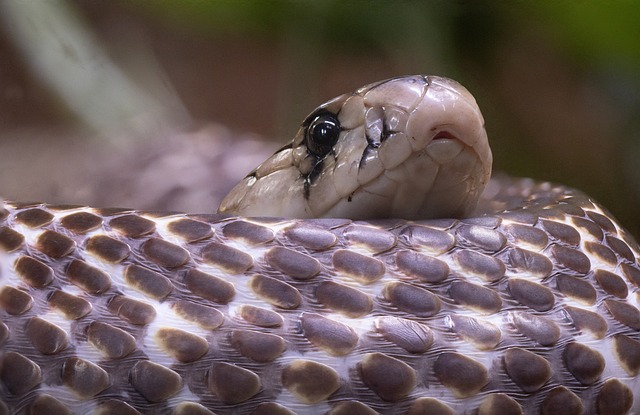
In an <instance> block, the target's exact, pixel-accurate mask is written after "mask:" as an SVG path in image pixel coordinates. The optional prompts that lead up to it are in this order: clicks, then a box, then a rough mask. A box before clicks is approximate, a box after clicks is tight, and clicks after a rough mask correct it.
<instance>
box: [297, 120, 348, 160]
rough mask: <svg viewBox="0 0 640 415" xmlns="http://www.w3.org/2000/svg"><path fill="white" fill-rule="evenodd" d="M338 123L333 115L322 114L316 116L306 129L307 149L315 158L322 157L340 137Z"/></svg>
mask: <svg viewBox="0 0 640 415" xmlns="http://www.w3.org/2000/svg"><path fill="white" fill-rule="evenodd" d="M340 131H341V130H340V121H338V117H337V116H336V115H335V114H332V113H330V112H324V113H321V114H318V115H316V116H315V117H314V118H313V119H312V121H311V123H309V127H307V132H306V139H307V148H308V149H309V151H310V152H311V153H313V154H315V155H316V156H320V157H323V156H324V155H326V154H327V153H329V151H331V148H333V146H334V144H335V143H336V142H337V141H338V137H340Z"/></svg>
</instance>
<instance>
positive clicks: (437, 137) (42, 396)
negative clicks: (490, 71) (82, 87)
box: [0, 76, 640, 414]
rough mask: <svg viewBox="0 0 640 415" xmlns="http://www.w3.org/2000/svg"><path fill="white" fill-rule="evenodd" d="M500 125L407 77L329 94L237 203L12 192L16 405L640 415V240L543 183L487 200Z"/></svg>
mask: <svg viewBox="0 0 640 415" xmlns="http://www.w3.org/2000/svg"><path fill="white" fill-rule="evenodd" d="M482 124H483V121H482V117H481V115H480V112H479V110H477V107H476V106H475V101H473V98H472V97H471V96H470V95H469V94H468V92H466V90H464V88H462V87H461V86H459V85H458V84H455V83H454V82H452V81H449V80H446V79H442V78H435V77H422V76H418V77H403V78H397V79H394V80H391V81H386V82H382V83H378V84H374V85H370V86H367V87H364V88H362V89H360V90H358V91H357V92H356V93H354V94H349V95H345V96H343V97H339V98H337V99H336V100H333V101H330V102H329V103H327V104H325V105H323V106H321V107H320V108H319V109H318V110H316V111H315V112H314V113H312V114H311V115H310V117H309V118H308V119H307V121H305V123H304V124H303V127H302V129H301V130H300V133H299V134H298V136H297V137H296V138H295V139H294V140H293V142H292V144H290V145H288V146H286V147H285V148H283V149H282V150H281V151H279V152H277V153H276V154H275V155H274V156H273V157H272V158H271V159H269V160H268V161H267V162H266V163H265V164H263V165H262V166H260V167H258V168H257V169H256V170H255V171H254V172H252V173H251V174H250V175H249V176H247V178H246V179H245V180H244V181H243V182H242V183H241V184H240V185H239V187H237V188H236V189H235V190H233V191H232V192H231V193H230V195H229V196H228V197H227V199H225V201H224V202H223V204H222V206H221V211H222V212H223V213H220V214H206V215H183V214H175V213H158V212H142V211H135V210H125V209H96V208H89V207H83V206H52V205H46V204H20V203H14V202H4V203H3V205H2V206H0V320H1V322H0V344H1V351H0V397H1V401H0V413H19V414H22V413H25V414H53V413H56V414H65V413H99V414H106V413H123V414H129V413H175V414H195V413H202V414H205V413H212V412H213V413H219V414H221V413H237V414H290V413H300V414H305V413H314V414H315V413H331V414H373V413H376V412H378V413H389V414H405V413H408V414H423V413H425V414H453V413H466V414H494V413H495V414H519V413H526V414H537V413H542V414H582V413H585V414H592V413H597V414H624V413H638V412H640V376H639V373H640V308H639V301H640V294H639V292H640V266H639V264H638V258H639V255H640V250H639V249H638V246H637V244H636V242H635V241H634V240H633V238H632V237H631V236H629V235H628V234H627V233H626V232H625V231H624V229H623V228H622V227H621V226H620V225H619V224H618V223H617V222H616V221H615V220H614V219H613V218H612V217H611V215H610V214H609V213H608V212H607V211H606V210H605V209H604V208H603V207H602V206H600V205H599V204H597V203H596V202H594V201H593V200H591V199H589V198H588V197H587V196H586V195H584V194H582V193H580V192H579V191H575V190H573V189H569V188H566V187H563V186H557V185H552V184H549V183H535V182H533V181H531V180H525V179H509V178H498V179H492V180H491V182H489V185H488V187H487V189H486V190H485V192H484V194H483V196H482V197H481V199H480V204H479V207H478V209H477V210H476V211H475V213H472V212H473V209H474V207H475V204H476V201H477V199H478V197H479V196H480V194H481V192H482V189H483V188H484V185H485V184H486V183H487V181H488V177H489V174H490V165H491V153H490V151H489V149H488V146H487V145H486V135H485V133H484V128H483V125H482ZM392 146H393V147H392ZM399 154H400V155H399ZM416 175H417V176H416ZM406 180H408V181H409V182H410V185H406V183H407V181H406ZM283 186H284V187H283ZM281 188H284V189H285V190H284V191H280V190H278V189H281ZM363 205H364V207H363ZM272 206H275V208H273V209H275V210H269V208H270V207H272ZM238 215H242V216H238ZM322 215H327V216H332V217H333V218H324V219H301V218H305V217H306V218H309V217H312V216H322ZM255 216H289V217H297V219H273V218H258V217H255ZM428 216H432V217H439V219H423V218H424V217H428ZM447 216H456V217H460V218H461V219H454V218H443V217H447ZM345 217H349V218H351V219H345ZM408 219H412V220H408ZM414 219H415V220H414Z"/></svg>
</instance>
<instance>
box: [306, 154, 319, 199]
mask: <svg viewBox="0 0 640 415" xmlns="http://www.w3.org/2000/svg"><path fill="white" fill-rule="evenodd" d="M323 165H324V163H323V159H318V161H317V163H316V164H314V166H313V168H312V169H311V171H310V172H309V173H308V174H307V175H304V176H303V179H304V198H305V199H306V200H309V196H310V194H311V185H312V184H313V182H315V181H316V179H317V178H318V176H320V172H321V171H322V168H323Z"/></svg>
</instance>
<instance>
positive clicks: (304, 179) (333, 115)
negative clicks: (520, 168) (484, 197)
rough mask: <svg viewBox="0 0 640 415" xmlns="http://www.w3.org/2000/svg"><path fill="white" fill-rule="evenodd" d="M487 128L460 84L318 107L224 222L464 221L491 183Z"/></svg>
mask: <svg viewBox="0 0 640 415" xmlns="http://www.w3.org/2000/svg"><path fill="white" fill-rule="evenodd" d="M491 163H492V155H491V149H490V148H489V144H488V141H487V135H486V132H485V129H484V120H483V118H482V114H481V113H480V109H479V108H478V106H477V104H476V102H475V99H474V98H473V96H472V95H471V94H470V93H469V92H468V91H467V90H466V89H465V88H464V87H462V86H461V85H460V84H458V83H457V82H455V81H452V80H450V79H446V78H441V77H435V76H421V75H417V76H405V77H399V78H393V79H389V80H386V81H382V82H378V83H375V84H371V85H367V86H365V87H362V88H360V89H358V90H357V91H356V92H354V93H351V94H345V95H342V96H339V97H337V98H335V99H332V100H331V101H328V102H327V103H325V104H323V105H321V106H320V107H318V108H317V109H316V110H315V111H313V112H312V113H311V114H310V115H309V116H308V117H307V118H306V119H305V121H304V122H303V124H302V126H301V128H300V130H299V131H298V134H297V135H296V136H295V138H294V139H293V140H292V141H291V142H290V143H289V144H287V145H286V146H284V147H282V148H281V149H280V150H278V151H277V152H276V153H275V154H274V155H273V156H271V157H270V158H269V159H268V160H266V161H265V162H264V163H262V164H261V165H260V166H259V167H257V168H256V169H255V170H253V171H252V172H251V173H249V174H248V175H247V176H246V177H245V178H244V179H243V180H242V181H241V182H240V183H239V184H238V185H236V187H234V188H233V189H232V190H231V192H230V193H229V194H228V195H227V196H226V197H225V198H224V200H223V201H222V203H221V205H220V209H219V212H220V213H228V214H236V215H241V216H274V217H293V218H315V217H342V218H350V219H377V218H404V219H428V218H438V217H463V216H466V215H469V214H471V212H472V211H473V210H474V209H475V207H476V204H477V201H478V198H479V196H480V194H481V193H482V191H483V189H484V186H485V184H486V183H487V182H488V180H489V176H490V175H491Z"/></svg>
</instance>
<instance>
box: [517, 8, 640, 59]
mask: <svg viewBox="0 0 640 415" xmlns="http://www.w3.org/2000/svg"><path fill="white" fill-rule="evenodd" d="M529 7H530V8H531V10H532V12H533V13H538V14H539V15H540V16H541V17H542V18H544V19H545V20H546V21H547V23H548V30H549V31H550V32H551V33H553V34H554V36H557V39H558V41H559V42H561V43H562V44H563V46H564V47H565V48H566V49H567V50H568V51H569V52H571V53H573V54H575V55H576V56H577V57H579V58H580V59H583V60H584V61H585V62H586V64H589V63H596V64H601V65H602V64H604V65H607V66H609V65H623V66H629V67H630V69H632V70H635V71H638V70H640V45H639V44H638V42H639V41H640V24H639V22H640V3H638V2H637V1H635V0H614V1H606V0H594V1H575V0H561V1H537V2H531V4H530V5H529Z"/></svg>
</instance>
